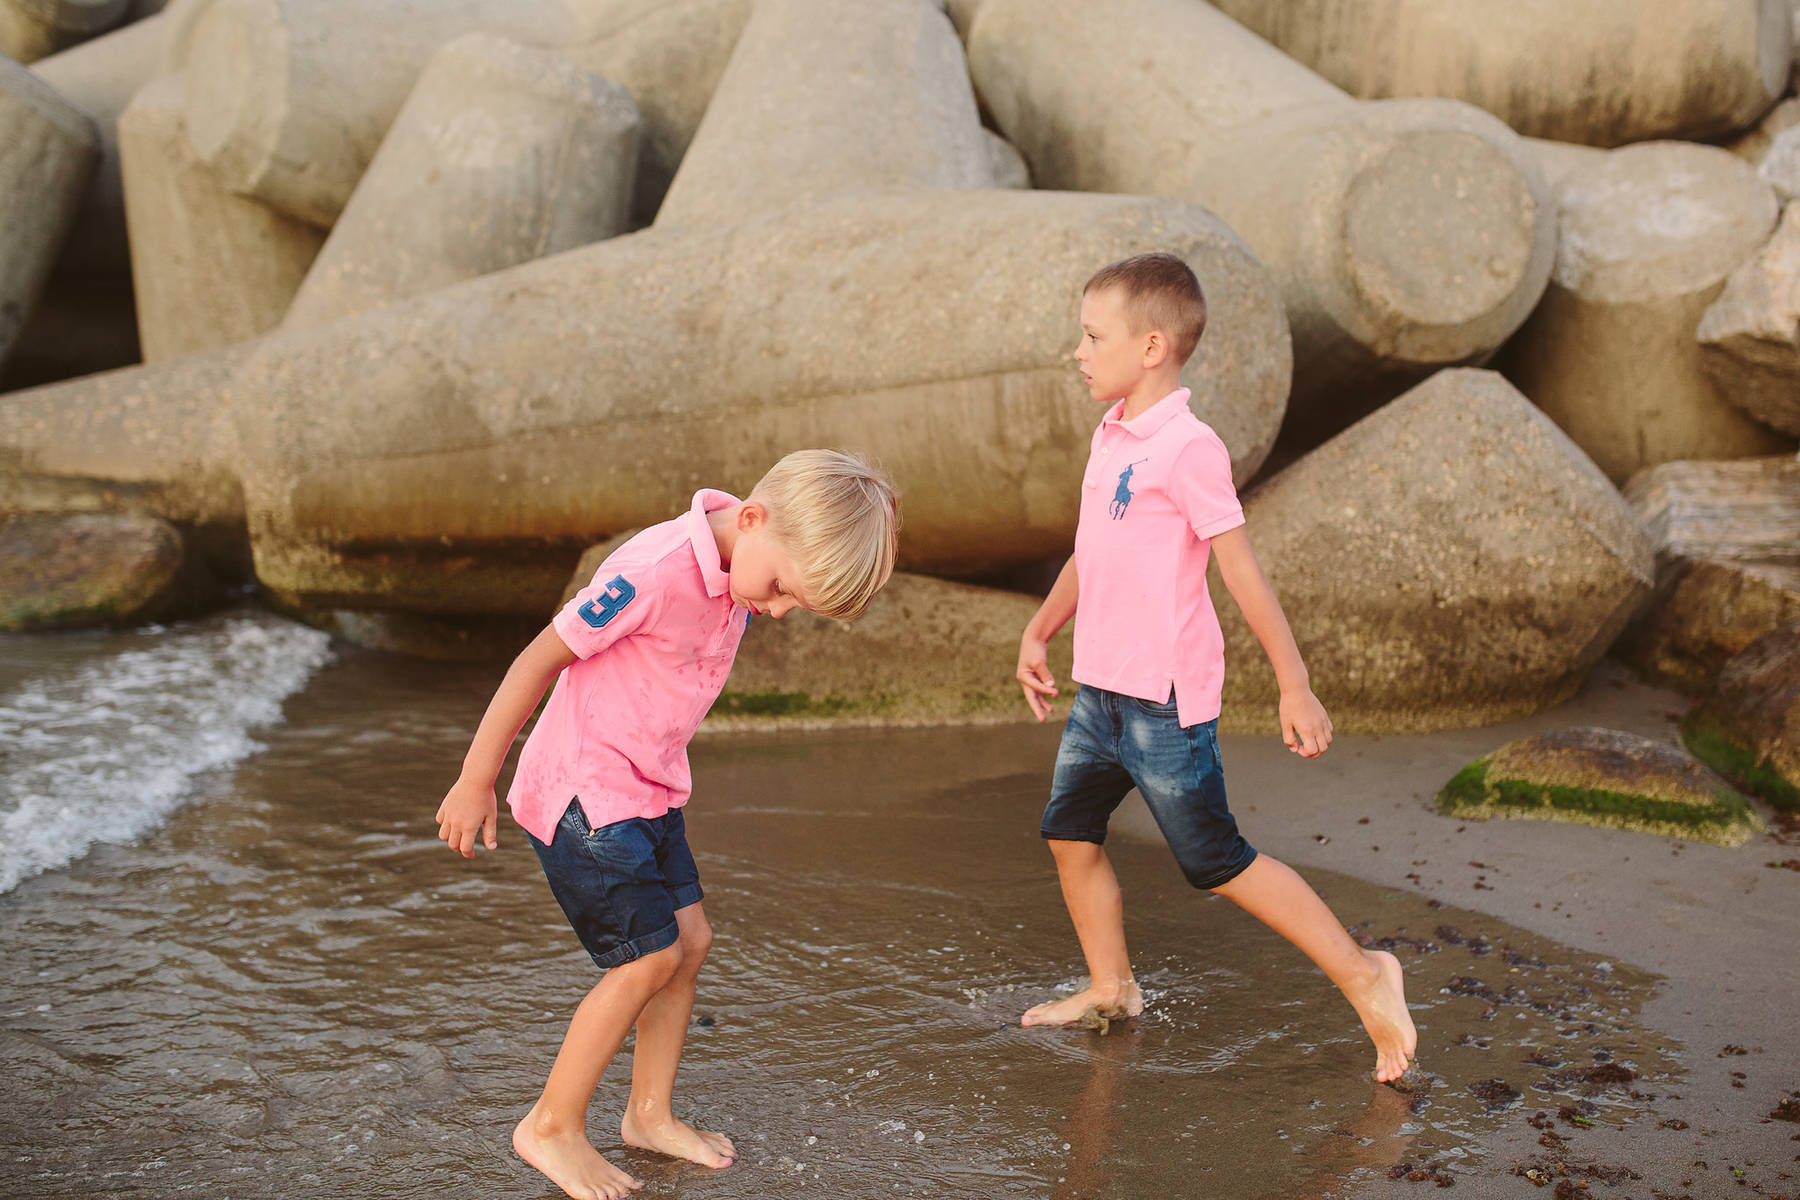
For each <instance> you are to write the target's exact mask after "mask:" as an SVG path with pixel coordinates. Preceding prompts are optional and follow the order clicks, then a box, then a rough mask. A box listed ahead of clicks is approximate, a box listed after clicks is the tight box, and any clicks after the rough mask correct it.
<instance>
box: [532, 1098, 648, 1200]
mask: <svg viewBox="0 0 1800 1200" xmlns="http://www.w3.org/2000/svg"><path fill="white" fill-rule="evenodd" d="M513 1149H514V1150H517V1151H518V1152H519V1157H520V1158H522V1159H524V1160H525V1161H526V1162H528V1163H530V1164H531V1165H532V1166H534V1167H536V1168H537V1169H538V1170H540V1171H542V1172H543V1173H544V1174H545V1175H546V1176H548V1177H549V1179H550V1182H551V1183H554V1184H555V1185H556V1186H557V1187H559V1188H561V1189H562V1190H563V1191H565V1192H567V1193H568V1194H569V1195H571V1196H573V1197H574V1198H575V1200H623V1198H624V1197H626V1196H628V1195H630V1194H631V1193H632V1192H634V1191H636V1190H637V1189H638V1188H641V1187H643V1186H644V1184H643V1181H642V1180H640V1179H634V1178H632V1177H631V1176H630V1175H627V1174H626V1173H625V1172H623V1171H621V1170H619V1168H617V1167H615V1166H613V1165H612V1164H611V1163H609V1162H607V1161H606V1160H605V1159H604V1158H601V1157H600V1152H599V1151H598V1150H595V1149H594V1148H593V1147H592V1146H590V1145H588V1140H587V1133H586V1132H585V1131H584V1130H580V1129H575V1130H550V1129H547V1128H545V1123H544V1122H542V1121H541V1120H539V1118H538V1110H537V1106H536V1105H533V1106H532V1109H531V1111H530V1112H528V1113H526V1114H525V1118H524V1119H523V1120H522V1121H520V1122H519V1124H518V1127H517V1128H515V1129H514V1130H513Z"/></svg>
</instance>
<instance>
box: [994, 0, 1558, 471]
mask: <svg viewBox="0 0 1800 1200" xmlns="http://www.w3.org/2000/svg"><path fill="white" fill-rule="evenodd" d="M1107 14H1108V15H1107V19H1106V20H1104V21H1097V20H1094V19H1093V18H1092V15H1091V13H1090V12H1089V11H1088V7H1087V6H1086V5H1084V4H1083V3H1082V2H1081V0H985V2H984V3H983V4H982V6H981V9H980V12H979V15H978V16H977V18H976V20H975V24H974V27H973V29H972V30H971V31H970V34H969V66H970V71H971V74H972V75H973V77H974V80H975V84H976V87H977V89H978V91H979V92H980V94H981V97H982V100H983V102H984V103H985V104H986V105H987V107H988V109H989V110H990V111H991V112H992V114H993V117H994V119H995V122H996V124H997V125H998V127H999V129H1000V130H1001V132H1003V133H1004V134H1005V135H1006V136H1007V138H1008V139H1009V140H1010V141H1012V142H1013V144H1014V145H1016V146H1017V147H1018V148H1019V149H1020V151H1022V152H1023V154H1024V155H1025V159H1026V161H1027V162H1028V163H1029V164H1030V166H1031V177H1032V179H1033V180H1034V181H1035V183H1036V184H1037V186H1039V187H1048V188H1069V189H1076V190H1083V191H1105V192H1126V193H1136V194H1146V195H1161V196H1173V197H1177V198H1180V199H1183V200H1187V201H1191V202H1193V203H1195V204H1199V205H1202V206H1204V207H1206V208H1208V209H1211V210H1212V211H1213V212H1215V213H1217V214H1218V215H1219V216H1220V217H1222V218H1223V219H1224V220H1225V221H1226V223H1227V224H1229V225H1230V226H1231V227H1232V228H1233V229H1234V230H1236V231H1237V233H1238V234H1239V235H1240V236H1242V237H1243V239H1244V240H1245V241H1246V242H1248V243H1249V244H1250V247H1251V248H1252V249H1253V250H1254V251H1255V252H1256V255H1257V257H1258V258H1260V259H1261V260H1262V261H1263V262H1264V263H1265V264H1266V265H1267V266H1268V268H1269V270H1270V272H1271V273H1272V274H1273V275H1274V276H1275V279H1276V282H1277V284H1278V285H1279V287H1280V288H1281V295H1282V299H1283V302H1284V303H1285V304H1286V306H1287V311H1288V320H1289V322H1290V324H1291V325H1292V327H1293V336H1294V393H1293V396H1292V399H1291V401H1290V407H1291V414H1290V425H1291V426H1292V428H1293V430H1304V431H1306V432H1307V433H1308V434H1309V435H1311V436H1313V437H1323V436H1326V435H1328V434H1330V433H1334V432H1336V431H1338V430H1340V429H1342V428H1343V427H1344V426H1345V425H1347V424H1349V423H1350V421H1352V420H1354V419H1355V418H1356V417H1357V416H1360V415H1362V413H1363V412H1365V411H1367V408H1368V407H1369V403H1370V401H1371V400H1372V399H1373V400H1385V399H1387V398H1388V397H1389V396H1391V395H1392V394H1393V391H1395V390H1398V387H1399V386H1405V384H1406V383H1409V382H1413V381H1416V380H1417V378H1418V377H1419V376H1420V375H1421V374H1422V373H1423V372H1425V371H1428V370H1430V369H1431V368H1433V367H1436V366H1439V365H1444V364H1451V363H1462V362H1470V361H1476V360H1479V359H1480V358H1482V357H1483V356H1485V355H1486V354H1487V353H1489V352H1490V351H1492V350H1493V349H1494V348H1495V347H1497V346H1498V345H1500V343H1501V342H1502V341H1504V340H1505V339H1506V337H1507V336H1508V335H1509V334H1511V333H1512V332H1513V330H1515V329H1516V328H1518V326H1519V324H1520V322H1522V321H1523V320H1524V319H1525V317H1526V316H1527V314H1529V313H1530V311H1531V309H1532V306H1533V305H1534V304H1536V302H1537V299H1538V297H1539V296H1540V295H1541V294H1542V292H1543V288H1544V284H1545V281H1546V280H1547V278H1548V276H1549V273H1550V267H1551V264H1552V261H1553V259H1554V255H1555V230H1554V228H1553V224H1554V221H1553V213H1552V210H1551V206H1550V202H1549V194H1548V192H1547V190H1546V189H1545V186H1544V184H1543V181H1542V175H1541V172H1540V171H1539V169H1538V166H1537V163H1536V160H1535V159H1534V158H1533V157H1532V156H1531V155H1530V153H1529V152H1528V151H1527V150H1526V149H1525V147H1524V145H1523V143H1522V142H1521V141H1520V139H1519V138H1518V137H1517V135H1515V134H1514V133H1513V132H1512V131H1511V130H1509V129H1507V128H1506V126H1505V125H1503V124H1502V123H1501V122H1500V121H1498V120H1496V119H1495V118H1493V117H1492V116H1490V115H1488V114H1487V113H1484V112H1482V111H1480V110H1479V109H1476V108H1474V107H1472V106H1469V105H1465V104H1459V103H1456V102H1453V101H1443V100H1407V101H1386V102H1381V103H1372V104H1359V103H1357V102H1355V101H1353V100H1352V99H1351V98H1350V97H1349V96H1347V95H1345V94H1344V93H1343V92H1342V91H1340V90H1339V89H1337V88H1336V87H1333V86H1332V85H1331V84H1330V83H1328V82H1326V81H1325V80H1324V79H1321V78H1320V77H1319V76H1317V75H1314V74H1313V73H1312V72H1310V71H1308V70H1306V69H1305V68H1304V67H1301V66H1300V65H1299V64H1298V63H1295V62H1294V61H1293V60H1292V59H1290V58H1288V57H1287V56H1285V55H1283V54H1282V53H1280V52H1279V51H1278V50H1276V49H1275V48H1274V47H1273V46H1270V45H1269V44H1268V43H1267V42H1264V41H1263V40H1261V39H1260V38H1258V37H1256V36H1255V35H1254V34H1252V33H1250V32H1249V31H1248V30H1246V29H1244V28H1243V27H1242V26H1240V25H1238V24H1237V23H1235V22H1233V21H1231V20H1230V19H1228V18H1226V17H1225V16H1223V15H1222V14H1221V13H1219V12H1218V11H1217V10H1216V9H1214V8H1212V7H1211V6H1210V5H1207V4H1202V3H1199V2H1197V0H1118V2H1117V3H1114V4H1111V5H1109V6H1108V9H1107ZM1120 64H1130V67H1129V69H1121V65H1120ZM1396 379H1398V380H1403V381H1405V382H1402V383H1400V384H1398V385H1397V386H1396V385H1395V383H1394V381H1395V380H1396Z"/></svg>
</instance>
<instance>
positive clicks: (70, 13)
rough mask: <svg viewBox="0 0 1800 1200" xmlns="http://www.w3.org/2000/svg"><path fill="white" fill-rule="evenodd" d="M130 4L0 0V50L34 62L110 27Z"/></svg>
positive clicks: (91, 0)
mask: <svg viewBox="0 0 1800 1200" xmlns="http://www.w3.org/2000/svg"><path fill="white" fill-rule="evenodd" d="M130 6H131V0H0V54H5V55H6V56H7V57H9V58H12V59H15V60H16V61H18V62H22V63H28V62H36V61H37V60H38V59H40V58H44V57H46V56H48V55H52V54H55V53H56V52H57V51H58V50H62V49H65V48H67V47H69V46H73V45H75V44H76V43H77V42H81V41H85V40H86V39H88V38H91V37H93V36H94V35H95V34H97V33H104V32H105V31H106V30H108V29H111V28H112V27H113V26H114V25H117V24H118V23H119V22H120V21H122V20H124V19H125V16H126V12H127V10H128V9H129V8H130Z"/></svg>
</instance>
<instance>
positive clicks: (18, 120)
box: [0, 57, 100, 362]
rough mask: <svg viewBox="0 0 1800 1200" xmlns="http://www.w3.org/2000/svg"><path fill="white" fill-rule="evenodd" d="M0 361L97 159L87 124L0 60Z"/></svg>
mask: <svg viewBox="0 0 1800 1200" xmlns="http://www.w3.org/2000/svg"><path fill="white" fill-rule="evenodd" d="M0 130H3V131H4V136H0V362H4V361H5V359H6V356H7V353H8V352H9V351H10V350H11V349H12V346H13V342H14V340H15V339H17V337H18V335H19V330H20V329H21V328H22V327H23V326H24V324H25V321H26V319H27V318H28V317H29V316H30V315H31V310H32V308H33V307H34V306H35V305H36V304H37V300H38V297H39V296H40V295H41V294H42V293H43V290H44V281H45V280H46V279H48V278H49V276H50V268H51V266H52V265H53V264H54V263H55V262H56V256H57V255H58V254H59V253H60V252H61V251H62V245H63V240H64V239H65V238H67V237H68V235H69V230H70V228H71V227H72V226H73V224H74V221H75V211H76V207H77V206H78V205H79V204H80V202H81V195H82V192H83V191H84V190H85V189H86V187H87V185H88V180H89V179H90V178H91V177H92V175H93V172H94V165H95V164H96V163H97V162H98V161H99V157H100V149H99V133H98V132H97V131H96V130H95V129H94V123H93V122H92V121H91V120H89V119H88V118H87V117H86V116H85V115H84V114H83V113H82V112H81V111H80V110H78V109H77V108H75V106H74V105H72V104H70V103H69V102H68V101H66V100H64V99H63V98H62V97H61V96H58V95H57V94H56V92H55V90H54V89H52V88H51V87H50V85H49V84H47V83H45V82H44V81H43V80H41V79H39V78H38V77H37V76H36V75H33V74H32V73H31V72H30V71H28V70H26V69H25V68H24V67H22V66H20V65H19V64H18V63H16V62H13V61H11V60H10V59H7V58H4V57H0Z"/></svg>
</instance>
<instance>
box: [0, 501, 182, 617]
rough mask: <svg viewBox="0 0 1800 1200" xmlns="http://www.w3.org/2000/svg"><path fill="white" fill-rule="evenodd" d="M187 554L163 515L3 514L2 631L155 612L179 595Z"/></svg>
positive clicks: (0, 552)
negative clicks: (158, 516)
mask: <svg viewBox="0 0 1800 1200" xmlns="http://www.w3.org/2000/svg"><path fill="white" fill-rule="evenodd" d="M182 557H183V556H182V543H181V534H180V533H178V532H176V530H175V527H174V526H172V525H170V524H169V523H168V522H166V521H159V520H157V519H156V518H155V517H145V516H124V515H119V514H112V513H70V514H63V515H50V514H36V515H30V516H11V517H0V631H3V632H7V633H17V632H20V631H22V630H32V629H74V628H80V627H83V626H87V625H99V624H108V623H114V622H117V623H125V622H130V621H136V620H148V619H150V618H152V617H155V616H157V615H159V614H160V613H162V612H163V611H164V610H165V609H166V608H167V607H168V606H169V604H170V603H171V602H172V601H173V600H174V598H175V591H176V585H177V581H178V577H179V576H180V573H181V564H182Z"/></svg>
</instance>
